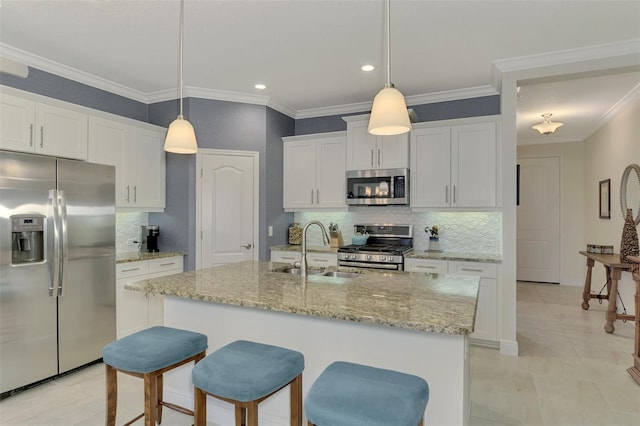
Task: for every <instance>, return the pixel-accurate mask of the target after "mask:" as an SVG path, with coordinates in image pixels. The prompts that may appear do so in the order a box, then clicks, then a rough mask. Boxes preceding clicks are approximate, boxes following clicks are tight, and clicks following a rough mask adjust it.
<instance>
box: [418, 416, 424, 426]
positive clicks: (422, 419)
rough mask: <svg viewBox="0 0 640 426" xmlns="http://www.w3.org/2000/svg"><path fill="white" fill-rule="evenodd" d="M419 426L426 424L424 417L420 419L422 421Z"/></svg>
mask: <svg viewBox="0 0 640 426" xmlns="http://www.w3.org/2000/svg"><path fill="white" fill-rule="evenodd" d="M418 426H424V417H423V418H421V419H420V423H418Z"/></svg>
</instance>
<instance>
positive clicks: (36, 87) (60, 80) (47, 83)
mask: <svg viewBox="0 0 640 426" xmlns="http://www.w3.org/2000/svg"><path fill="white" fill-rule="evenodd" d="M0 85H3V86H9V87H14V88H16V89H20V90H24V91H25V92H31V93H36V94H38V95H42V96H48V97H50V98H54V99H59V100H61V101H65V102H70V103H73V104H77V105H82V106H84V107H87V108H93V109H97V110H99V111H105V112H108V113H111V114H117V115H121V116H123V117H128V118H132V119H134V120H139V121H145V122H146V121H147V119H148V114H147V104H145V103H142V102H138V101H134V100H132V99H129V98H125V97H124V96H120V95H116V94H113V93H111V92H107V91H105V90H101V89H96V88H95V87H92V86H88V85H86V84H82V83H78V82H76V81H73V80H69V79H68V78H64V77H60V76H57V75H55V74H51V73H48V72H44V71H40V70H38V69H36V68H31V67H29V76H28V77H27V78H20V77H16V76H13V75H9V74H4V73H0Z"/></svg>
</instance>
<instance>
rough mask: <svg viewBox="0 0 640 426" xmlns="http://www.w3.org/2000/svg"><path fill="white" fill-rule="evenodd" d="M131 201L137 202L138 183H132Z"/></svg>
mask: <svg viewBox="0 0 640 426" xmlns="http://www.w3.org/2000/svg"><path fill="white" fill-rule="evenodd" d="M133 202H134V203H137V202H138V185H133Z"/></svg>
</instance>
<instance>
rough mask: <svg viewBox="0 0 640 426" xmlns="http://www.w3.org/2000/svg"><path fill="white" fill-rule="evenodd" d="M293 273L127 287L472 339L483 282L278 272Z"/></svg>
mask: <svg viewBox="0 0 640 426" xmlns="http://www.w3.org/2000/svg"><path fill="white" fill-rule="evenodd" d="M288 266H290V265H287V264H284V263H274V262H262V261H260V262H258V261H246V262H241V263H234V264H229V265H224V266H220V267H216V268H209V269H201V270H197V271H189V272H184V273H181V274H175V275H170V276H167V277H160V278H154V279H148V280H142V281H138V282H134V283H127V284H125V288H126V289H128V290H136V291H143V292H149V293H153V294H163V295H169V296H177V297H183V298H188V299H194V300H200V301H205V302H212V303H221V304H226V305H236V306H244V307H249V308H258V309H265V310H271V311H278V312H289V313H295V314H299V315H309V316H315V317H322V318H332V319H339V320H344V321H352V322H362V323H369V324H378V325H384V326H390V327H398V328H404V329H411V330H418V331H429V332H435V333H445V334H457V335H464V334H470V333H472V332H473V325H474V322H475V313H476V304H477V298H478V287H479V278H478V277H474V276H464V275H438V274H429V273H415V272H386V273H384V272H377V271H376V272H374V271H369V272H364V273H361V274H359V275H358V276H356V277H355V278H333V277H325V276H313V275H310V276H308V277H306V278H301V277H299V276H297V275H292V274H288V273H283V272H276V271H277V270H282V269H283V268H286V267H288ZM333 269H334V270H335V268H333ZM341 270H342V269H341Z"/></svg>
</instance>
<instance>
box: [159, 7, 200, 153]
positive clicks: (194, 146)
mask: <svg viewBox="0 0 640 426" xmlns="http://www.w3.org/2000/svg"><path fill="white" fill-rule="evenodd" d="M183 38H184V0H180V115H178V118H176V119H175V120H173V122H172V123H171V124H170V125H169V130H168V131H167V137H166V139H165V140H164V150H165V151H167V152H173V153H175V154H195V153H197V152H198V143H197V142H196V132H195V131H194V130H193V126H192V125H191V123H189V122H188V121H187V120H186V119H185V118H184V115H183V111H182V103H183V96H182V85H183V83H182V49H183Z"/></svg>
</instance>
